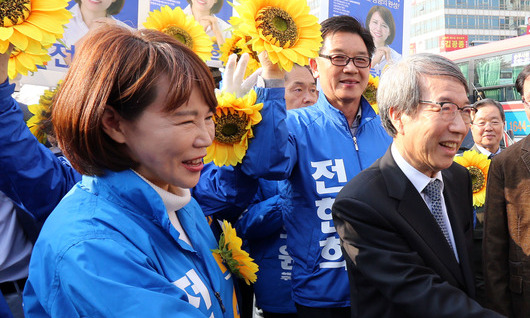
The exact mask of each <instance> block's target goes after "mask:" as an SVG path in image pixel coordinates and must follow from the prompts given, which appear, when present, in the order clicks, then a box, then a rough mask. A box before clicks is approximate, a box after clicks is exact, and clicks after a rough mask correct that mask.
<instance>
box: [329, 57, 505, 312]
mask: <svg viewBox="0 0 530 318" xmlns="http://www.w3.org/2000/svg"><path fill="white" fill-rule="evenodd" d="M466 92H467V82H466V79H465V77H464V76H463V75H462V73H461V72H460V69H459V68H458V66H456V65H455V64H454V63H453V62H451V61H449V60H448V59H446V58H444V57H441V56H438V55H434V54H417V55H413V56H410V57H408V58H407V59H405V60H402V61H400V62H399V63H397V64H394V65H392V66H390V67H389V68H388V69H387V70H386V71H385V74H383V76H382V77H381V80H380V82H379V88H378V94H377V95H378V96H377V100H378V106H379V110H380V115H381V120H382V123H383V126H384V127H385V129H386V131H387V132H388V133H389V134H390V135H391V136H392V137H393V142H392V145H391V147H390V148H389V149H388V151H387V152H386V153H385V155H384V156H383V157H382V158H380V159H378V160H377V161H376V162H375V163H374V164H373V165H372V166H371V167H370V168H368V169H366V170H364V171H362V172H361V173H359V174H358V175H357V176H356V177H354V178H353V179H352V180H351V181H350V182H349V183H348V184H347V185H346V186H345V187H344V188H343V189H342V191H341V192H340V193H339V195H338V196H337V198H336V200H335V204H334V205H333V219H334V221H335V227H336V229H337V232H338V233H339V235H340V237H341V243H342V248H343V250H344V257H345V258H346V262H347V265H348V275H349V278H350V285H351V295H352V313H353V314H352V317H363V318H364V317H377V318H386V317H388V318H395V317H400V318H406V317H429V318H436V317H468V318H472V317H501V316H500V315H498V314H496V313H495V312H493V311H490V310H487V309H484V308H482V307H481V306H480V305H479V304H478V303H477V302H476V301H475V300H473V297H474V295H475V286H474V280H473V271H472V265H471V259H470V252H471V251H470V248H471V231H472V229H473V211H472V190H471V178H470V176H469V173H468V172H467V169H466V168H464V167H462V166H460V165H458V164H456V163H454V161H453V157H454V156H455V154H456V153H457V151H458V148H459V147H460V144H461V143H462V141H463V139H464V136H465V135H466V133H467V132H468V130H469V125H470V123H471V115H472V110H473V108H472V106H471V105H468V99H467V94H466Z"/></svg>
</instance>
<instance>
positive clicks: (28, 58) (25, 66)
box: [7, 48, 51, 79]
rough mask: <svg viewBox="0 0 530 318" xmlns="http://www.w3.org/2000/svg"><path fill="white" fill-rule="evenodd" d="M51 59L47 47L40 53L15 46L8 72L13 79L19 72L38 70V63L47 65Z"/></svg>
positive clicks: (25, 72)
mask: <svg viewBox="0 0 530 318" xmlns="http://www.w3.org/2000/svg"><path fill="white" fill-rule="evenodd" d="M50 59H51V57H50V55H48V51H47V50H46V49H43V48H42V49H41V51H40V52H39V53H29V52H22V51H20V50H18V49H17V48H14V49H13V51H12V52H11V55H10V56H9V63H8V67H7V74H8V75H9V78H10V79H13V78H15V77H16V76H17V74H22V75H28V72H36V71H37V65H41V66H42V65H45V64H46V62H47V61H49V60H50Z"/></svg>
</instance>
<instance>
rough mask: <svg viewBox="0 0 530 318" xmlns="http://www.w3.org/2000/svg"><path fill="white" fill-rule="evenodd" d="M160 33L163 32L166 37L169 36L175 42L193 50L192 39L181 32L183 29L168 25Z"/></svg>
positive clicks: (186, 33)
mask: <svg viewBox="0 0 530 318" xmlns="http://www.w3.org/2000/svg"><path fill="white" fill-rule="evenodd" d="M162 32H164V33H165V34H167V35H171V36H172V37H174V38H175V39H176V40H177V41H179V42H181V43H182V44H184V45H186V46H187V47H189V48H190V49H192V48H193V38H192V37H191V35H190V34H189V33H188V32H186V31H185V30H183V29H181V28H179V27H177V26H174V25H170V26H168V27H167V28H165V29H163V30H162Z"/></svg>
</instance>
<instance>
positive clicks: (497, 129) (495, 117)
mask: <svg viewBox="0 0 530 318" xmlns="http://www.w3.org/2000/svg"><path fill="white" fill-rule="evenodd" d="M473 107H474V108H475V110H476V112H475V114H474V116H473V124H472V125H471V133H472V135H473V141H474V142H475V145H474V146H473V147H471V149H470V150H474V151H476V152H478V153H481V154H484V155H486V156H488V158H492V157H493V156H495V155H496V154H498V153H499V152H501V146H500V145H501V140H502V138H503V137H504V120H505V116H504V109H503V108H502V105H501V104H500V103H499V102H498V101H496V100H493V99H491V98H486V99H482V100H479V101H477V102H476V103H475V104H473Z"/></svg>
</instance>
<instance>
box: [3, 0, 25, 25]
mask: <svg viewBox="0 0 530 318" xmlns="http://www.w3.org/2000/svg"><path fill="white" fill-rule="evenodd" d="M30 13H31V1H30V0H0V27H10V26H13V25H16V24H20V23H22V22H24V20H26V19H27V18H28V17H29V14H30Z"/></svg>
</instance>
